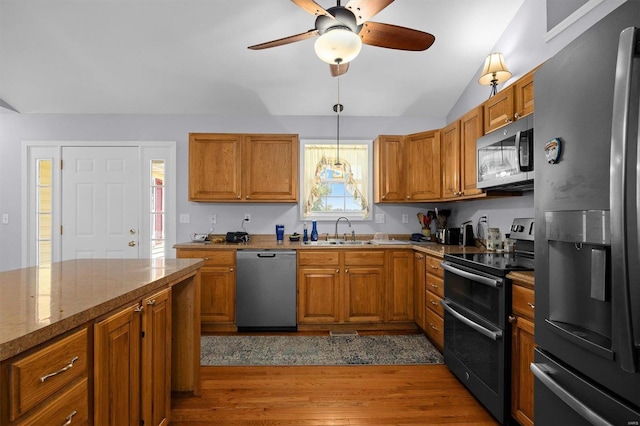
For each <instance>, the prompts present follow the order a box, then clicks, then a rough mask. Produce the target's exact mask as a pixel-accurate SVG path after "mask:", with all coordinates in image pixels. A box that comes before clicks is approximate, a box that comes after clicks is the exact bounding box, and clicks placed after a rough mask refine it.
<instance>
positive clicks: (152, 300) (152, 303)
mask: <svg viewBox="0 0 640 426" xmlns="http://www.w3.org/2000/svg"><path fill="white" fill-rule="evenodd" d="M155 304H156V299H151V300H147V305H155Z"/></svg>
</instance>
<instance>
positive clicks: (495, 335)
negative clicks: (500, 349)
mask: <svg viewBox="0 0 640 426" xmlns="http://www.w3.org/2000/svg"><path fill="white" fill-rule="evenodd" d="M440 304H441V305H442V307H443V308H444V310H445V311H447V312H449V313H450V314H451V315H453V316H454V317H455V319H457V320H459V321H461V322H462V323H464V324H466V325H468V326H469V327H471V328H472V329H474V330H475V331H477V332H478V333H480V334H482V335H484V336H487V337H488V338H489V339H491V340H498V339H501V338H502V331H491V330H489V329H488V328H485V327H483V326H481V325H480V324H478V323H477V322H473V321H471V320H470V319H469V318H467V317H465V316H464V315H462V314H461V313H459V312H458V311H456V310H455V309H453V308H452V307H451V306H450V305H449V302H448V301H447V300H441V301H440Z"/></svg>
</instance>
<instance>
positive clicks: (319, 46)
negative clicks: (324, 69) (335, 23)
mask: <svg viewBox="0 0 640 426" xmlns="http://www.w3.org/2000/svg"><path fill="white" fill-rule="evenodd" d="M314 48H315V51H316V55H318V57H319V58H320V59H321V60H322V61H324V62H326V63H328V64H333V65H336V64H346V63H349V62H351V61H352V60H353V59H355V57H356V56H358V53H360V49H362V40H361V39H360V36H359V35H358V34H356V33H354V32H353V31H351V30H350V29H348V28H346V27H337V28H331V29H329V30H327V32H325V33H324V34H322V35H321V36H320V37H318V39H317V40H316V43H315V45H314Z"/></svg>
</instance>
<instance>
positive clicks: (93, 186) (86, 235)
mask: <svg viewBox="0 0 640 426" xmlns="http://www.w3.org/2000/svg"><path fill="white" fill-rule="evenodd" d="M138 152H139V151H138V148H136V147H80V146H78V147H63V148H62V164H63V166H62V178H61V180H62V197H61V198H62V209H61V210H62V222H61V223H62V239H61V243H62V260H66V259H82V258H111V259H117V258H137V257H138V246H139V241H138V234H139V220H140V213H139V212H140V189H139V188H140V161H139V159H138Z"/></svg>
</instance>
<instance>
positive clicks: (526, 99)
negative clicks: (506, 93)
mask: <svg viewBox="0 0 640 426" xmlns="http://www.w3.org/2000/svg"><path fill="white" fill-rule="evenodd" d="M534 71H535V70H534ZM534 71H531V72H529V73H527V74H525V75H524V76H522V78H520V79H519V80H518V81H517V82H516V83H515V89H514V90H515V107H514V111H515V114H514V116H515V118H516V119H520V118H522V117H524V116H526V115H529V114H531V113H532V112H533V73H534Z"/></svg>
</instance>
